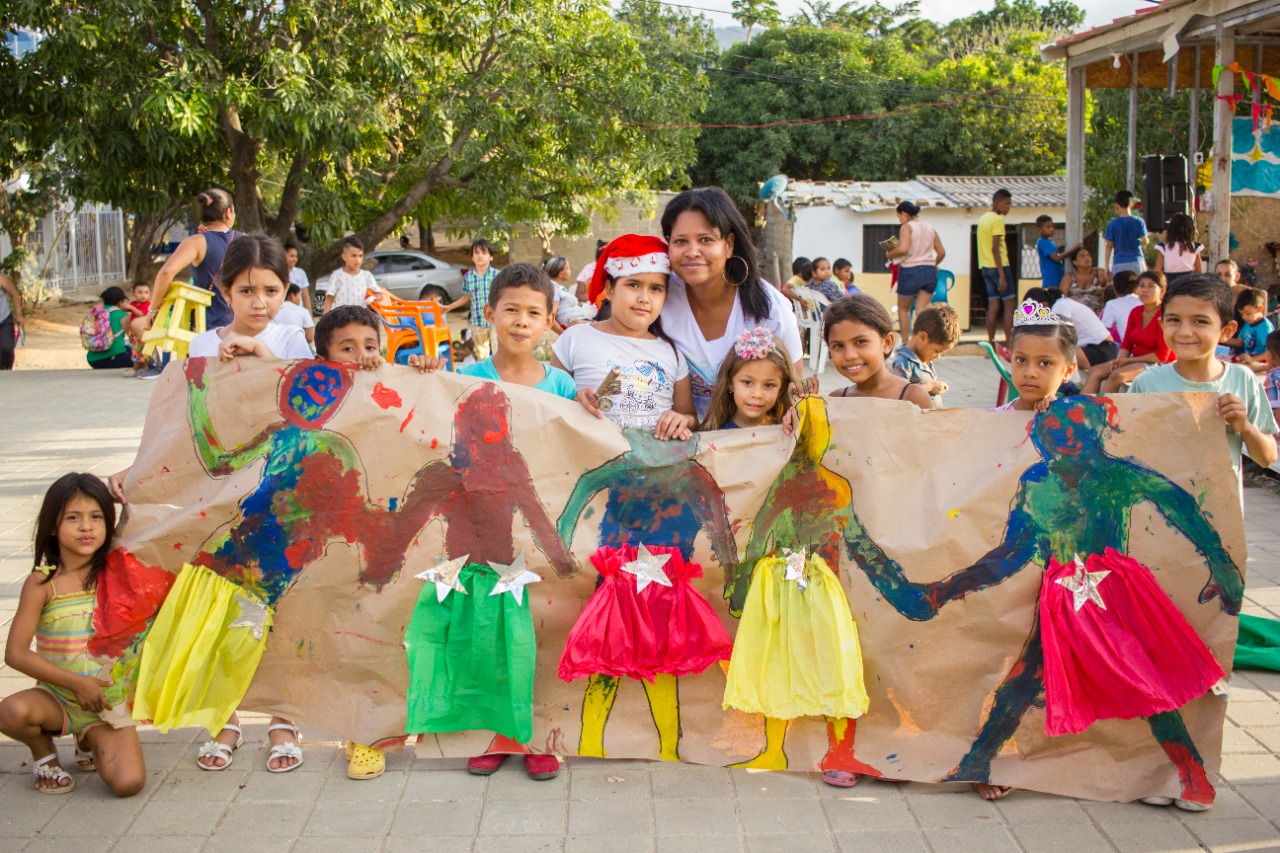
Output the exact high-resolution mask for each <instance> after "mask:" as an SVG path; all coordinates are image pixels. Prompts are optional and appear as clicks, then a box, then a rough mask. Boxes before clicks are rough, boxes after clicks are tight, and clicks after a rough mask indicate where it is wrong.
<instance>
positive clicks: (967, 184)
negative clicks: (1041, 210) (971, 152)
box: [917, 175, 1067, 207]
mask: <svg viewBox="0 0 1280 853" xmlns="http://www.w3.org/2000/svg"><path fill="white" fill-rule="evenodd" d="M917 180H918V181H919V182H920V183H922V184H924V185H925V186H927V187H929V188H930V189H933V190H935V191H936V192H938V193H941V194H942V195H944V196H946V198H947V199H948V200H950V201H951V202H952V203H953V204H955V205H956V206H958V207H990V205H991V195H992V193H994V192H995V191H996V190H998V189H1000V188H1001V187H1003V188H1004V189H1006V190H1008V191H1009V192H1011V193H1013V206H1014V207H1065V206H1066V204H1067V179H1066V178H1065V177H1063V176H1061V175H1029V176H1025V177H1016V178H1015V177H998V176H997V177H985V176H977V177H975V176H969V177H952V176H949V175H921V176H920V177H919V178H917Z"/></svg>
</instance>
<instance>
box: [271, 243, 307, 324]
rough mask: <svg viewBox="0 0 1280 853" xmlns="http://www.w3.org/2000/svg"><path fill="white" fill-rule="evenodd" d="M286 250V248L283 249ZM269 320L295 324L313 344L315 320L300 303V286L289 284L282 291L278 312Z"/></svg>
mask: <svg viewBox="0 0 1280 853" xmlns="http://www.w3.org/2000/svg"><path fill="white" fill-rule="evenodd" d="M285 251H286V252H287V251H288V250H287V249H286V250H285ZM271 322H273V323H278V324H279V325H281V326H297V327H298V328H299V329H301V330H302V333H303V334H304V335H306V336H307V343H309V344H312V345H313V346H314V342H315V339H316V322H315V320H313V319H311V312H310V311H308V310H307V309H306V308H304V307H303V305H302V288H301V287H299V286H298V285H296V284H290V285H289V287H288V289H287V290H285V293H284V302H283V303H281V305H280V313H279V314H277V315H276V316H275V317H274V318H272V320H271Z"/></svg>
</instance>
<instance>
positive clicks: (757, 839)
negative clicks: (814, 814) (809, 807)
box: [747, 832, 836, 853]
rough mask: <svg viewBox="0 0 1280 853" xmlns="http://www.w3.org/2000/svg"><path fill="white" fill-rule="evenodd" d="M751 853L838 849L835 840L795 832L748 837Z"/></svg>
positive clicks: (808, 852) (794, 852) (819, 851)
mask: <svg viewBox="0 0 1280 853" xmlns="http://www.w3.org/2000/svg"><path fill="white" fill-rule="evenodd" d="M747 849H748V850H750V851H751V853H824V851H834V850H835V849H836V844H835V839H834V838H832V837H831V836H830V835H825V834H823V835H820V834H818V833H802V832H793V833H788V834H786V835H752V834H748V835H747Z"/></svg>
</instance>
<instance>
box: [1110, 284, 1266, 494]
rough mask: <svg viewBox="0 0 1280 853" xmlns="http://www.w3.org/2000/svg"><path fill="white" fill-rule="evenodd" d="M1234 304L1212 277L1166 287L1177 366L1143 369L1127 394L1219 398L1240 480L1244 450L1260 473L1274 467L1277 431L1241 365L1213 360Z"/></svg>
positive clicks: (1164, 321) (1227, 332) (1167, 336)
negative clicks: (1202, 394)
mask: <svg viewBox="0 0 1280 853" xmlns="http://www.w3.org/2000/svg"><path fill="white" fill-rule="evenodd" d="M1234 303H1235V300H1234V299H1233V298H1232V296H1231V288H1230V287H1229V286H1228V285H1227V284H1226V283H1224V282H1223V281H1222V280H1221V279H1219V278H1218V277H1217V276H1214V275H1208V274H1196V275H1189V276H1186V277H1184V278H1181V279H1179V280H1178V281H1176V282H1173V283H1172V284H1170V285H1169V288H1168V290H1166V291H1165V294H1164V301H1163V302H1162V303H1161V311H1162V315H1161V320H1160V323H1161V326H1162V327H1163V329H1164V340H1165V343H1166V344H1168V345H1169V349H1171V350H1173V353H1174V355H1176V356H1177V361H1174V362H1172V363H1170V364H1161V365H1157V366H1156V367H1152V368H1149V369H1147V370H1144V371H1143V372H1142V373H1141V374H1140V375H1139V376H1138V377H1137V378H1136V379H1134V380H1133V385H1132V386H1130V390H1131V391H1134V392H1142V391H1174V392H1190V393H1194V392H1197V391H1199V392H1205V391H1208V392H1211V393H1214V394H1217V395H1219V396H1218V416H1219V417H1221V418H1222V419H1223V420H1224V421H1226V422H1227V445H1228V446H1229V447H1230V449H1231V464H1232V467H1233V468H1234V469H1235V472H1236V477H1237V478H1239V476H1240V452H1241V448H1242V446H1243V447H1248V448H1249V458H1251V459H1252V460H1253V461H1254V462H1257V463H1258V464H1259V465H1261V466H1263V467H1264V468H1265V467H1269V466H1271V465H1273V464H1275V461H1276V456H1277V451H1276V440H1275V439H1274V438H1273V436H1274V435H1275V434H1276V433H1277V432H1280V428H1277V426H1276V421H1275V417H1274V416H1272V414H1271V406H1270V405H1269V404H1268V403H1267V395H1266V393H1265V392H1264V391H1263V389H1262V382H1261V381H1259V380H1258V377H1257V376H1255V375H1254V373H1253V371H1252V370H1250V369H1249V368H1248V367H1245V366H1244V365H1243V364H1226V363H1224V362H1221V361H1219V360H1218V359H1217V358H1216V357H1215V355H1214V352H1215V350H1216V348H1217V346H1218V344H1220V343H1222V342H1223V341H1225V340H1226V339H1228V338H1230V337H1231V335H1232V334H1233V333H1234V332H1235V326H1236V324H1235V321H1234V320H1233V319H1232V315H1233V314H1234V311H1235V304H1234ZM1241 497H1242V498H1243V491H1242V492H1241Z"/></svg>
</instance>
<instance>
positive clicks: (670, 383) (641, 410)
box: [602, 359, 675, 429]
mask: <svg viewBox="0 0 1280 853" xmlns="http://www.w3.org/2000/svg"><path fill="white" fill-rule="evenodd" d="M615 368H616V369H617V371H618V373H619V374H620V375H619V377H618V382H617V389H618V390H617V391H616V392H613V393H611V394H610V395H609V398H608V399H609V400H610V402H611V405H610V406H609V408H608V410H607V411H606V415H607V416H608V417H609V420H611V421H613V422H614V423H616V424H617V425H618V426H620V427H623V428H624V429H629V428H637V429H653V428H654V427H655V426H657V425H658V418H659V417H661V416H662V413H663V412H665V411H666V410H667V409H669V408H670V400H671V399H672V396H673V395H674V394H675V381H674V380H673V379H672V377H671V374H669V373H668V372H667V371H666V370H663V368H662V365H660V364H658V363H657V362H656V361H649V360H646V359H636V360H634V361H629V362H628V361H625V360H620V361H614V360H613V359H609V369H611V370H612V369H615ZM602 408H603V407H602Z"/></svg>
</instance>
